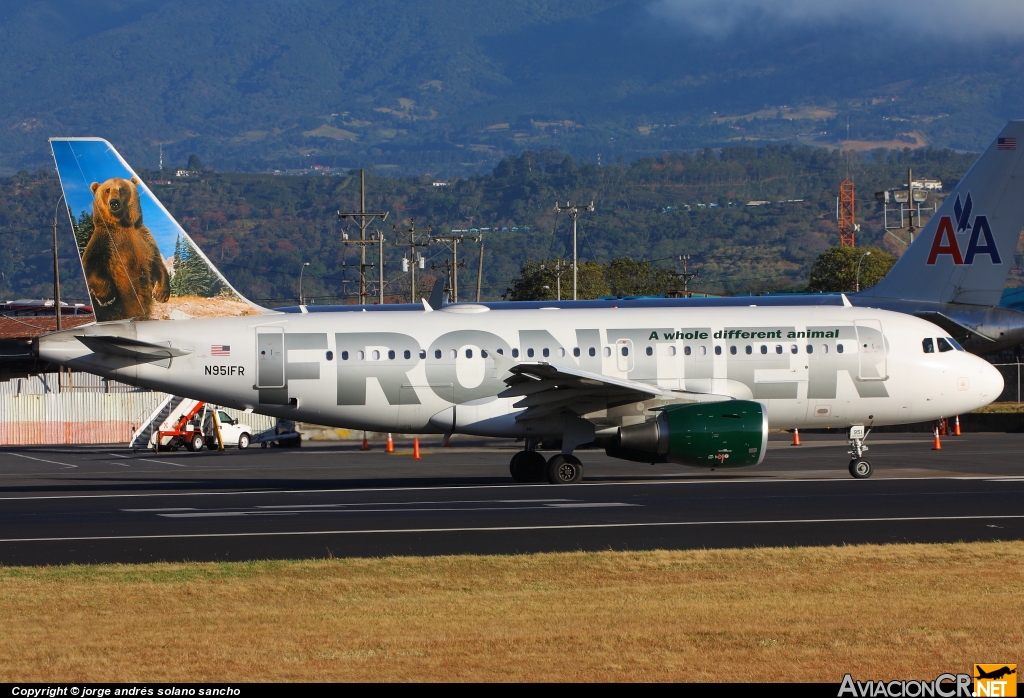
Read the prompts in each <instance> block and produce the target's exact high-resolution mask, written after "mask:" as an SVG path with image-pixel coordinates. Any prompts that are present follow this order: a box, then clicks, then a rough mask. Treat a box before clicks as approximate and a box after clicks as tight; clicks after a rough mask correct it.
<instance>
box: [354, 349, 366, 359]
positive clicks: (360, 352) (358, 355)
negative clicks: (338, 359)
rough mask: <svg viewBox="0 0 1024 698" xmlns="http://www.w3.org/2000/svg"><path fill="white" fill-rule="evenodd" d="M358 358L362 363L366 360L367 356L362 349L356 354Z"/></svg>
mask: <svg viewBox="0 0 1024 698" xmlns="http://www.w3.org/2000/svg"><path fill="white" fill-rule="evenodd" d="M356 358H357V359H359V360H360V361H362V360H363V359H365V358H366V354H364V353H363V350H362V349H360V350H359V351H357V352H356Z"/></svg>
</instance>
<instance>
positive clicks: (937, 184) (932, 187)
mask: <svg viewBox="0 0 1024 698" xmlns="http://www.w3.org/2000/svg"><path fill="white" fill-rule="evenodd" d="M913 184H914V188H915V189H927V190H929V191H942V180H940V179H915V180H914V182H913Z"/></svg>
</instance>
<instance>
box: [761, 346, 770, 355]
mask: <svg viewBox="0 0 1024 698" xmlns="http://www.w3.org/2000/svg"><path fill="white" fill-rule="evenodd" d="M761 353H762V354H767V353H768V345H767V344H762V345H761Z"/></svg>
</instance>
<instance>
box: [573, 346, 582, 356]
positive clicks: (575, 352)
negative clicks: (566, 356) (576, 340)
mask: <svg viewBox="0 0 1024 698" xmlns="http://www.w3.org/2000/svg"><path fill="white" fill-rule="evenodd" d="M572 355H573V356H579V355H580V348H579V347H574V348H573V350H572Z"/></svg>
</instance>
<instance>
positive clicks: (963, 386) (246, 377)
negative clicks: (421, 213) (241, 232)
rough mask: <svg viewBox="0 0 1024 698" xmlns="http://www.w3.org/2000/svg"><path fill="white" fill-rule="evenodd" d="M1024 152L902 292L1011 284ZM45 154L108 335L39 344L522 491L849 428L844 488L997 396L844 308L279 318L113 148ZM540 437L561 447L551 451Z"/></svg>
mask: <svg viewBox="0 0 1024 698" xmlns="http://www.w3.org/2000/svg"><path fill="white" fill-rule="evenodd" d="M1018 138H1022V139H1024V122H1022V121H1014V122H1010V123H1009V124H1008V125H1007V126H1006V127H1005V128H1004V129H1003V131H1002V133H1000V135H999V137H998V139H997V140H996V141H995V142H993V144H992V145H991V146H990V147H989V148H988V150H987V151H986V152H985V153H984V154H983V155H982V156H981V158H979V160H978V162H977V163H975V165H974V167H972V169H971V170H970V172H969V173H968V174H967V175H966V176H965V177H964V179H963V180H962V181H961V182H960V183H959V185H958V186H957V188H956V190H955V191H954V192H952V193H951V194H950V195H949V196H948V198H947V199H946V202H945V204H944V205H943V206H942V207H941V209H940V210H939V211H938V212H937V214H936V215H935V216H934V217H933V218H932V219H931V221H930V222H929V223H928V225H927V226H926V227H925V228H924V230H923V231H922V234H921V235H919V236H918V238H917V239H916V240H915V242H914V243H913V245H911V247H910V249H909V250H908V252H907V253H905V254H904V255H903V257H902V258H901V259H900V261H899V262H898V263H897V264H896V266H895V267H894V268H893V269H892V271H891V272H890V277H894V278H895V279H896V280H898V281H899V284H897V286H906V285H907V284H917V285H926V286H931V287H942V288H945V287H946V286H948V285H950V284H953V285H959V286H963V285H964V284H968V285H970V284H972V283H983V284H984V285H985V286H986V288H987V286H989V285H991V282H992V278H991V275H988V274H978V273H974V272H977V271H978V270H977V267H978V266H985V265H989V266H990V267H991V268H992V274H995V275H998V274H1002V277H1001V278H1002V279H1003V280H1005V278H1006V270H1005V269H1006V265H1007V259H1008V258H1009V259H1012V255H1013V250H1014V249H1015V247H1016V244H1017V239H1018V237H1019V234H1020V230H1021V227H1022V224H1024V159H1022V157H1021V151H1020V150H1017V148H1016V143H1017V140H1018ZM51 145H52V148H53V152H54V157H55V159H56V162H57V169H58V172H59V174H60V179H61V183H62V186H63V188H64V193H65V197H66V200H67V203H68V210H69V214H70V216H71V219H72V222H73V224H74V225H75V227H76V237H77V238H78V245H79V249H80V250H81V258H82V265H83V272H84V274H85V277H86V280H87V283H88V286H89V291H90V294H91V296H92V301H93V306H94V308H95V309H96V313H97V318H98V320H99V322H98V323H97V324H94V325H90V326H87V327H79V328H75V329H73V330H67V331H63V332H56V333H52V334H49V335H46V336H44V337H41V338H40V339H39V340H38V344H37V346H36V351H37V353H38V355H39V356H40V358H43V359H45V360H48V361H52V362H55V363H58V364H62V365H65V366H68V367H70V368H73V369H75V370H81V371H88V372H90V373H95V374H98V375H101V376H104V377H107V378H112V379H117V380H119V381H123V382H125V383H129V384H133V385H139V386H144V387H147V388H151V389H154V390H160V391H165V392H168V393H172V394H175V395H181V396H187V397H191V398H194V399H199V400H204V401H208V402H211V403H215V404H220V405H226V406H231V407H235V408H238V409H243V410H251V411H254V412H258V413H261V414H267V415H272V416H277V417H281V418H287V419H292V420H303V421H308V422H313V423H317V424H324V425H331V426H336V427H347V428H351V429H366V430H373V431H382V432H384V431H386V432H401V433H409V434H443V435H450V434H452V433H459V434H472V435H478V436H492V437H506V438H522V439H524V443H525V448H524V450H522V451H520V452H518V453H516V454H515V455H514V456H513V458H512V461H511V464H510V469H511V473H512V476H513V478H515V479H516V480H517V481H519V482H540V481H547V482H550V483H574V482H578V481H579V480H580V479H581V478H582V477H583V464H582V463H581V461H580V460H579V458H577V456H575V455H574V451H576V449H577V448H579V447H580V446H583V445H586V444H597V445H599V446H602V447H604V448H605V449H606V451H607V453H608V454H609V455H612V456H615V457H618V458H621V459H624V460H626V461H636V462H645V463H653V462H674V463H680V464H683V465H689V466H696V467H706V468H732V467H742V466H752V465H757V464H759V463H760V462H761V461H762V460H763V459H764V456H765V450H766V447H767V439H768V430H769V428H777V429H793V428H814V427H825V426H830V427H842V428H848V429H849V434H850V441H851V445H852V448H851V455H852V460H851V461H850V466H849V467H850V473H851V474H852V475H853V476H854V477H857V478H864V477H869V476H870V475H871V471H872V468H871V464H870V463H869V462H868V461H867V460H866V459H865V458H864V452H865V451H866V450H867V447H866V446H865V444H864V439H865V437H866V435H867V433H868V432H869V431H870V429H871V428H872V427H874V426H880V425H889V424H902V423H909V422H921V421H927V420H936V419H940V418H942V417H948V416H953V415H957V414H960V413H964V412H969V411H971V410H974V409H977V408H978V407H981V406H983V405H986V404H988V403H989V402H991V401H992V400H994V399H995V398H996V397H997V396H998V395H999V394H1000V392H1001V391H1002V388H1003V380H1002V377H1001V376H1000V374H999V372H998V371H997V370H996V369H995V368H993V367H992V366H991V365H990V364H988V363H987V362H986V361H984V360H982V359H981V358H979V357H977V356H974V355H973V354H970V353H968V352H965V351H963V350H962V349H961V348H960V346H959V344H958V343H957V342H956V341H955V340H954V339H953V338H951V337H950V336H949V334H948V333H947V332H946V331H944V330H943V329H941V328H940V327H939V326H937V325H935V324H932V323H930V322H928V321H926V320H923V319H920V318H916V317H913V316H910V315H904V314H901V313H896V312H891V311H887V310H881V309H875V308H871V307H854V306H852V305H851V304H850V303H849V302H847V301H846V300H845V297H843V298H842V301H843V302H842V305H838V304H832V301H831V300H829V299H827V297H826V298H823V299H822V302H821V304H817V305H814V304H810V303H807V301H806V300H805V301H801V304H795V305H786V304H784V303H785V301H781V302H780V301H779V300H778V299H774V300H772V301H765V300H764V299H760V298H742V299H720V300H713V301H710V302H709V303H707V304H705V305H703V306H686V305H679V306H658V307H631V308H623V307H615V305H616V304H615V302H614V301H612V302H609V303H606V304H604V307H586V306H585V307H576V306H573V307H537V306H536V304H533V305H532V306H531V307H526V308H515V307H508V305H509V304H500V307H490V306H488V305H484V304H473V303H455V304H437V307H433V306H431V305H430V304H429V303H427V302H426V301H424V302H423V305H422V307H416V306H406V307H405V309H402V310H397V311H388V312H381V311H374V310H369V311H363V312H351V311H350V310H349V309H346V310H345V311H338V312H315V313H311V312H305V309H304V308H300V309H299V310H300V312H295V313H282V312H277V311H271V310H267V309H264V308H261V307H259V306H256V305H255V304H253V303H250V302H249V301H247V300H246V299H244V298H243V297H242V296H241V295H239V294H238V293H237V292H236V291H235V290H234V289H233V288H232V287H231V285H230V284H229V283H228V281H227V280H226V279H225V278H224V277H223V276H222V275H221V274H220V272H219V271H217V269H216V268H215V267H214V266H213V265H212V264H211V263H210V262H209V260H208V258H207V257H206V256H205V255H204V254H203V252H202V251H201V250H200V249H199V248H198V247H197V246H196V245H195V243H194V242H193V241H192V239H191V238H190V237H189V236H188V234H187V233H186V232H185V231H184V230H183V229H182V228H181V227H180V226H179V225H178V223H177V222H176V221H175V220H174V219H173V217H171V215H170V214H169V213H168V212H167V211H166V209H164V207H163V206H162V205H161V204H160V202H159V201H158V200H157V199H156V197H155V196H154V195H153V193H152V192H151V191H150V190H149V188H148V187H147V186H146V185H145V183H144V182H142V181H141V180H140V179H139V178H138V176H137V175H136V174H135V173H134V172H133V171H132V170H131V168H130V167H129V166H128V164H127V163H126V162H125V161H124V160H123V159H122V158H121V157H120V155H119V154H118V153H117V152H116V151H115V150H114V148H113V147H112V146H111V145H110V144H109V143H108V142H106V141H104V140H102V139H97V138H55V139H52V140H51ZM1011 145H1012V147H1011ZM969 267H973V271H972V273H970V274H967V273H966V272H965V269H966V268H969ZM890 277H887V279H888V278H890ZM890 280H891V279H890ZM998 283H1000V284H1001V283H1003V281H999V282H998ZM893 286H894V285H893V284H892V283H890V284H888V286H887V287H893ZM961 290H966V291H969V290H970V289H961ZM762 301H764V303H762ZM836 302H839V301H838V300H837V301H836ZM765 303H770V304H767V305H766V304H765ZM197 315H199V316H201V317H196V316H197ZM214 315H215V316H216V317H211V316H214ZM541 439H558V440H561V444H562V447H561V452H560V453H556V454H554V455H552V456H551V457H550V458H545V457H544V456H543V455H541V453H540V452H539V451H537V450H536V445H537V444H538V442H539V441H540V440H541ZM625 467H628V466H625Z"/></svg>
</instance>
